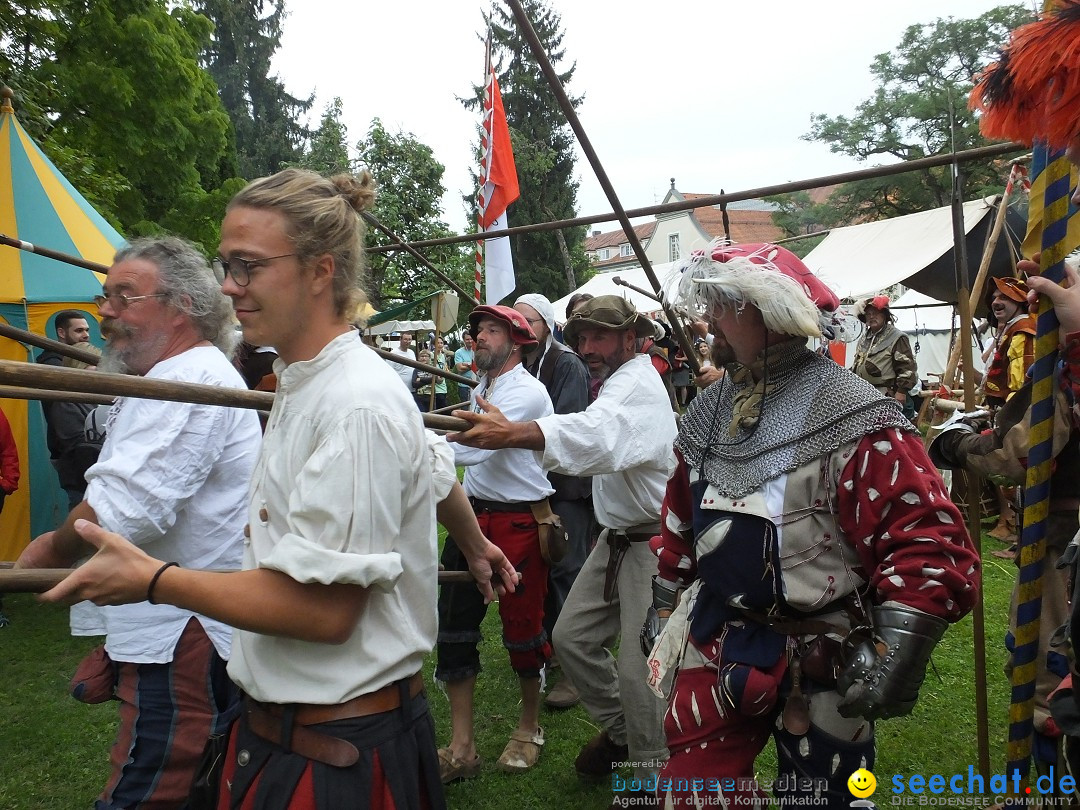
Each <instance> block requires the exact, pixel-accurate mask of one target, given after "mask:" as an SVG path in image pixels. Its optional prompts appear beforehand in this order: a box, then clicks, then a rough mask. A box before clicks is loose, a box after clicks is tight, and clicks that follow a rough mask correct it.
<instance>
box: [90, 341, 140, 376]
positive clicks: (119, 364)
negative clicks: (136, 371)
mask: <svg viewBox="0 0 1080 810" xmlns="http://www.w3.org/2000/svg"><path fill="white" fill-rule="evenodd" d="M97 367H98V371H105V372H107V373H109V374H131V373H132V372H131V369H130V368H128V365H127V363H125V362H124V357H123V354H122V353H121V352H119V351H117V349H116V347H115V346H110V345H109V344H108V343H106V344H105V348H104V349H103V350H102V352H101V359H100V360H98V366H97Z"/></svg>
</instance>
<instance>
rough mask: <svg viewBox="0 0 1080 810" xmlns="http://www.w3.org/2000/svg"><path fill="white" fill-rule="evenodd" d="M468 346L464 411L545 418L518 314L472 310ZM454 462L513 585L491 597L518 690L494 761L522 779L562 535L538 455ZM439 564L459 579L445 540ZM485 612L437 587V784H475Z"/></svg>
mask: <svg viewBox="0 0 1080 810" xmlns="http://www.w3.org/2000/svg"><path fill="white" fill-rule="evenodd" d="M469 331H470V333H471V334H472V337H473V340H474V341H475V348H474V350H473V351H474V354H475V362H476V366H477V368H478V369H479V370H480V371H481V372H482V376H481V377H480V382H479V384H478V385H477V387H476V388H475V389H473V407H474V409H475V410H480V408H482V407H483V406H484V405H485V404H487V403H491V404H494V405H497V406H498V407H499V408H500V409H502V410H503V411H504V412H506V413H509V414H511V415H512V416H511V418H513V419H525V420H532V419H539V418H540V417H543V416H547V415H549V414H551V413H552V412H553V410H552V407H551V398H550V397H549V396H548V392H547V389H546V388H544V384H543V383H541V382H540V381H539V380H538V379H536V378H535V377H533V376H532V375H531V374H529V372H528V371H527V370H526V368H525V366H524V365H522V351H523V349H525V348H526V347H533V346H536V344H537V340H536V336H535V334H534V333H533V331H532V329H531V328H530V326H529V323H528V321H527V320H526V319H525V316H524V315H522V314H521V313H520V312H518V311H517V310H515V309H512V308H510V307H504V306H498V305H495V306H479V307H476V308H475V309H474V310H473V311H472V312H471V313H470V314H469ZM453 447H454V449H455V459H454V461H455V462H456V463H457V464H458V465H459V466H464V467H465V468H466V469H465V480H464V486H465V494H466V495H468V496H469V501H470V502H471V503H472V507H473V511H474V512H475V513H476V519H477V521H478V522H479V523H480V528H481V530H482V531H483V533H484V534H485V535H486V536H487V537H489V538H490V539H491V540H492V542H494V543H495V544H496V545H498V546H499V547H500V548H501V549H502V550H503V552H504V553H505V554H506V556H507V558H508V559H509V560H510V561H511V563H512V564H513V565H514V567H515V568H516V569H517V570H518V571H520V572H521V574H522V577H523V579H522V582H521V584H520V585H519V586H518V588H517V590H516V591H515V592H514V593H513V594H505V595H503V596H502V597H501V598H500V599H499V615H500V616H501V618H502V626H503V644H504V645H505V646H506V648H507V651H508V652H509V653H510V666H511V667H513V669H514V671H515V672H516V673H517V676H518V683H519V686H520V687H521V714H520V717H519V719H518V724H517V727H516V728H515V729H514V731H513V732H512V733H511V735H510V741H509V742H508V743H507V744H506V748H505V749H504V750H503V753H502V756H500V757H499V761H498V767H499V769H500V770H503V771H507V772H510V773H517V772H521V771H526V770H528V769H529V768H531V767H533V766H534V765H535V764H536V762H537V760H538V759H539V757H540V749H541V748H542V747H543V745H544V732H543V730H542V729H541V728H540V719H539V718H540V673H541V671H542V670H543V669H544V665H545V664H546V663H547V661H548V658H550V657H551V643H550V641H549V639H548V637H547V633H546V632H545V631H544V625H543V620H544V599H545V597H546V595H547V583H548V559H546V557H547V551H546V549H547V546H546V545H542V542H541V541H542V537H541V534H542V533H543V536H544V538H550V539H552V540H557V539H558V537H557V535H558V533H559V532H561V531H562V529H561V526H559V524H558V520H557V518H555V516H554V514H553V513H552V511H551V506H550V504H549V503H548V496H549V495H551V494H552V493H553V492H554V491H555V490H554V489H553V488H552V487H551V484H550V483H549V482H548V479H547V476H546V475H545V474H544V470H543V469H542V468H541V466H540V462H539V459H538V458H537V455H536V454H535V453H533V452H531V451H529V450H479V449H475V448H470V447H465V446H463V445H460V444H455V445H453ZM442 565H443V567H444V568H445V569H446V570H448V571H467V570H468V563H467V560H466V559H465V558H464V556H463V555H462V553H461V551H460V550H459V549H458V546H457V544H456V543H455V542H454V540H453V538H452V537H447V538H446V545H445V547H444V548H443V555H442ZM486 610H487V605H486V603H485V602H484V598H483V596H482V595H481V594H480V592H479V591H478V590H477V589H476V588H475V587H474V586H472V585H444V586H443V587H442V588H441V589H440V592H439V636H438V644H437V645H436V651H437V654H438V663H437V666H436V669H435V677H436V678H438V679H439V680H441V681H444V682H445V683H446V691H447V694H448V695H449V698H450V725H451V740H450V743H449V745H447V746H446V747H445V748H440V749H439V769H440V772H441V776H442V781H443V782H444V783H448V782H453V781H456V780H458V779H467V778H471V777H474V776H478V775H479V773H480V765H481V762H480V756H479V755H478V754H477V752H476V739H475V735H474V723H473V694H474V691H475V688H476V675H477V673H478V672H479V671H480V655H479V652H478V650H477V645H478V644H479V642H480V624H481V622H482V621H483V618H484V613H485V612H486Z"/></svg>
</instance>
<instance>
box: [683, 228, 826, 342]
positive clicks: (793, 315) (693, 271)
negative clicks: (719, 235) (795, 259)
mask: <svg viewBox="0 0 1080 810" xmlns="http://www.w3.org/2000/svg"><path fill="white" fill-rule="evenodd" d="M714 244H715V243H714ZM717 247H718V246H717ZM714 249H715V248H714V245H710V246H709V248H708V249H707V251H706V252H705V253H704V254H702V253H695V254H694V255H693V256H691V257H690V258H689V259H688V260H687V261H686V262H685V263H684V264H683V266H682V267H681V268H680V269H681V279H680V281H679V299H680V302H681V303H682V304H683V305H684V306H687V307H689V308H692V309H694V310H696V311H697V312H698V313H702V314H703V313H705V312H707V311H708V310H709V308H710V307H712V306H714V305H717V304H719V305H721V306H732V305H733V306H735V307H736V309H738V308H739V307H741V306H743V305H745V304H752V305H753V306H755V307H757V309H758V310H759V311H760V312H761V317H762V320H763V321H764V323H765V326H766V328H768V329H769V331H771V332H776V333H779V334H784V335H799V336H803V337H820V336H821V334H822V326H821V318H822V312H821V311H820V310H819V309H818V308H817V306H816V305H815V304H814V302H813V301H811V300H810V294H809V291H808V290H807V289H806V288H805V287H804V286H803V285H802V284H800V283H799V282H797V281H795V280H794V279H792V278H791V277H790V276H786V275H784V274H783V273H782V272H780V270H779V269H778V268H777V267H776V265H775V264H773V263H772V261H771V258H772V257H771V256H770V255H769V254H768V253H767V252H763V253H760V254H755V257H762V256H764V257H765V258H766V261H765V262H763V263H760V262H756V261H752V260H751V258H750V257H748V256H734V257H732V258H731V259H730V260H729V261H726V262H718V261H715V260H713V259H712V253H713V250H714Z"/></svg>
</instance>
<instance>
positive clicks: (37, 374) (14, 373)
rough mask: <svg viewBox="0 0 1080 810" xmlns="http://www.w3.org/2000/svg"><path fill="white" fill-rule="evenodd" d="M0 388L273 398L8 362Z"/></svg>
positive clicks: (244, 404) (246, 400)
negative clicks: (15, 387)
mask: <svg viewBox="0 0 1080 810" xmlns="http://www.w3.org/2000/svg"><path fill="white" fill-rule="evenodd" d="M0 384H5V385H13V386H29V387H31V388H44V389H48V390H50V391H69V392H70V391H74V392H78V393H89V394H104V395H107V396H112V397H137V398H140V399H161V400H166V401H168V402H190V403H194V404H196V405H221V406H223V407H226V408H251V409H253V410H262V411H268V410H270V408H271V406H272V405H273V404H274V395H273V394H271V393H268V392H266V391H247V390H244V389H239V388H224V387H221V386H217V385H202V384H200V383H190V382H178V381H175V380H148V379H146V378H144V377H135V376H130V375H127V374H107V373H105V372H101V371H88V370H84V369H74V368H71V369H69V368H56V367H55V366H43V365H38V364H37V363H18V362H14V361H11V360H0ZM423 418H424V425H425V427H428V428H431V429H433V430H449V431H463V430H468V429H469V423H468V422H466V421H465V420H463V419H455V418H453V417H451V416H440V415H438V414H423Z"/></svg>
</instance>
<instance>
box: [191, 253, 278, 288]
mask: <svg viewBox="0 0 1080 810" xmlns="http://www.w3.org/2000/svg"><path fill="white" fill-rule="evenodd" d="M295 255H296V254H295V253H282V254H281V255H280V256H267V257H266V258H265V259H241V258H240V257H239V256H233V257H232V258H231V259H224V258H222V257H221V256H218V257H216V258H215V259H214V260H213V261H212V262H210V266H211V267H213V268H214V277H215V278H217V280H218V284H224V283H225V276H226V274H228V275H230V276H232V280H233V281H235V282H236V285H237V286H238V287H246V286H247V285H248V284H250V283H251V270H252V268H253V267H260V266H262V265H264V264H266V263H267V262H272V261H274V259H287V258H288V257H290V256H295Z"/></svg>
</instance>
